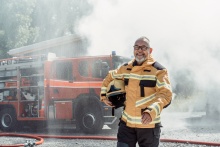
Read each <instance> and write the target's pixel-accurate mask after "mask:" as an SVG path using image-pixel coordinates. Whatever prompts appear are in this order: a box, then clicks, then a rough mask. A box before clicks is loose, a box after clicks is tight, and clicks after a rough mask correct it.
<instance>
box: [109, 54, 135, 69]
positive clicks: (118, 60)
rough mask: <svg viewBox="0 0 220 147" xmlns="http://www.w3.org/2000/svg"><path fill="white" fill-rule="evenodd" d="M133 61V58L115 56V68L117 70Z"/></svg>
mask: <svg viewBox="0 0 220 147" xmlns="http://www.w3.org/2000/svg"><path fill="white" fill-rule="evenodd" d="M130 60H131V58H128V57H122V56H114V57H113V61H112V62H113V68H114V69H116V68H118V67H120V66H121V65H123V64H125V63H127V62H129V61H130Z"/></svg>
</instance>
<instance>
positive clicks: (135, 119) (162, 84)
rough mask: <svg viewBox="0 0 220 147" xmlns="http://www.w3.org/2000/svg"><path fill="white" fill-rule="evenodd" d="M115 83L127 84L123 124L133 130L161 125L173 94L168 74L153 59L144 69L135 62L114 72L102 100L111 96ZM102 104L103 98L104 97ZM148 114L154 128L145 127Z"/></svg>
mask: <svg viewBox="0 0 220 147" xmlns="http://www.w3.org/2000/svg"><path fill="white" fill-rule="evenodd" d="M113 79H123V80H124V82H125V91H126V101H125V108H124V111H123V113H122V118H121V119H122V120H123V121H124V122H126V125H127V126H129V127H133V128H154V127H155V126H156V125H160V121H161V120H160V113H161V111H162V110H163V108H165V107H167V106H168V105H169V104H170V103H171V99H172V91H171V85H170V80H169V77H168V73H167V70H166V69H165V68H164V67H163V66H162V65H160V64H159V63H158V62H156V61H155V60H154V59H153V58H152V56H151V55H150V57H149V59H148V60H146V61H145V62H144V63H143V64H142V65H140V66H138V65H137V64H136V61H135V60H132V61H130V62H129V63H127V64H124V65H123V66H121V67H120V68H118V69H116V70H113V71H110V72H109V74H108V75H107V76H106V78H105V79H104V80H103V83H102V87H101V94H100V95H101V96H105V95H106V93H107V86H108V84H109V83H110V82H111V81H112V80H113ZM101 100H102V97H101ZM143 112H148V113H149V114H150V116H151V118H152V120H153V121H152V122H151V123H150V124H142V123H141V116H142V113H143Z"/></svg>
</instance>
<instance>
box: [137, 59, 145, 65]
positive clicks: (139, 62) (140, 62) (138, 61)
mask: <svg viewBox="0 0 220 147" xmlns="http://www.w3.org/2000/svg"><path fill="white" fill-rule="evenodd" d="M135 60H136V61H137V63H138V64H142V63H143V62H144V61H145V60H146V58H141V59H138V58H135Z"/></svg>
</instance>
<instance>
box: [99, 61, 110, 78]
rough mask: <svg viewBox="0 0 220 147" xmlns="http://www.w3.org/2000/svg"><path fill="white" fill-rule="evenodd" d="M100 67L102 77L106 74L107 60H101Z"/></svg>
mask: <svg viewBox="0 0 220 147" xmlns="http://www.w3.org/2000/svg"><path fill="white" fill-rule="evenodd" d="M101 66H102V69H101V77H102V78H104V77H106V75H107V74H108V71H109V65H108V63H107V62H102V65H101Z"/></svg>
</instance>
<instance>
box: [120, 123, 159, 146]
mask: <svg viewBox="0 0 220 147" xmlns="http://www.w3.org/2000/svg"><path fill="white" fill-rule="evenodd" d="M117 138H118V142H117V147H135V146H136V143H138V145H139V147H158V146H159V142H160V127H156V128H130V127H127V126H126V124H125V122H123V121H121V122H120V124H119V129H118V134H117Z"/></svg>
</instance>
